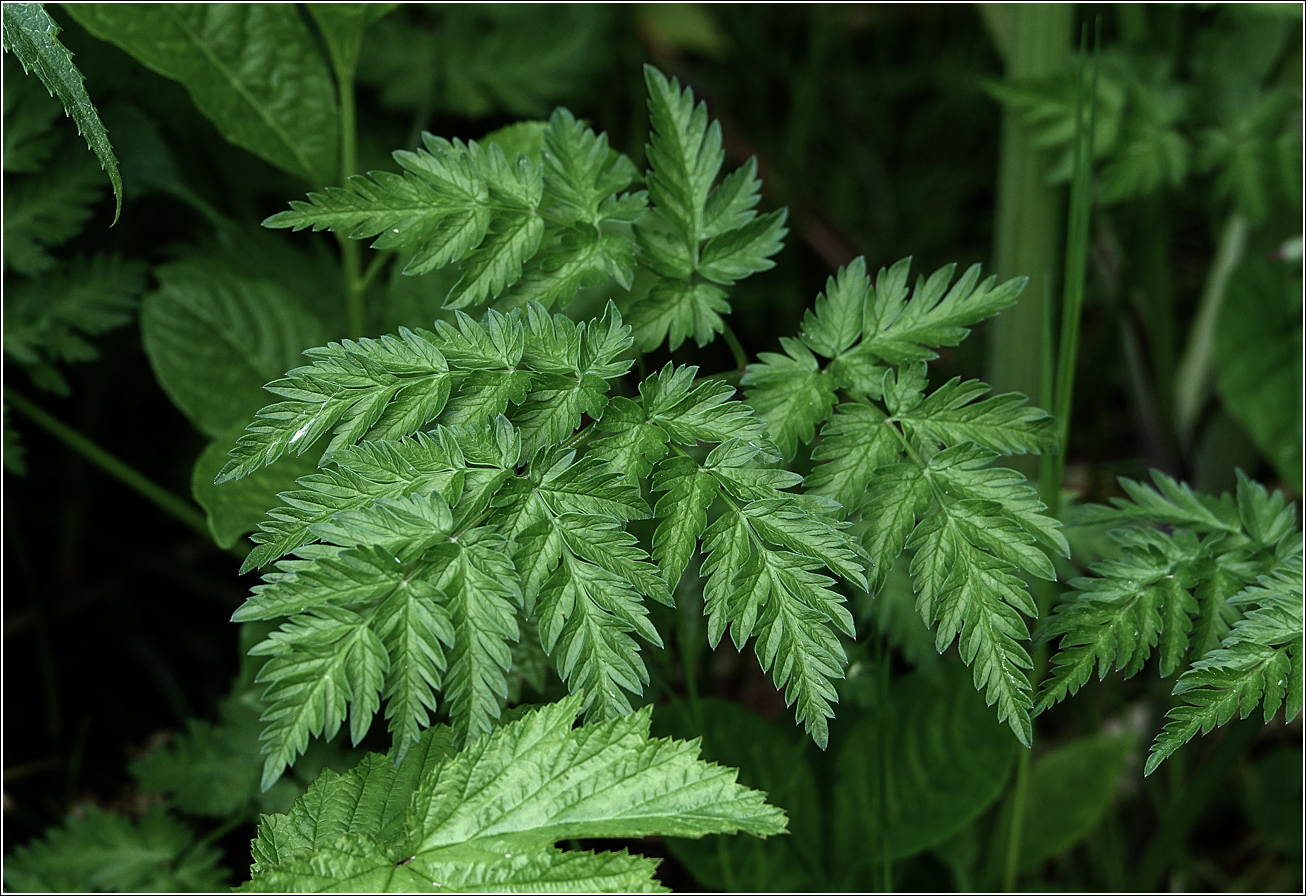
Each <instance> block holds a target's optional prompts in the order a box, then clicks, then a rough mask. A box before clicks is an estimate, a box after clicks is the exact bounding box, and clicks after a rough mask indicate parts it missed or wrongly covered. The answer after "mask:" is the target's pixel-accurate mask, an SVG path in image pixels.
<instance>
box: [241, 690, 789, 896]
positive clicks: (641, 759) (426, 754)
mask: <svg viewBox="0 0 1306 896" xmlns="http://www.w3.org/2000/svg"><path fill="white" fill-rule="evenodd" d="M580 705H581V700H580V698H579V697H570V698H567V699H565V700H563V701H561V702H559V703H556V704H552V705H549V706H546V707H544V708H542V709H540V710H536V711H533V712H528V713H527V714H525V715H524V716H522V717H521V718H519V719H517V720H515V721H513V722H511V723H509V724H508V725H505V726H503V727H501V728H497V729H495V730H494V731H492V732H491V733H490V734H489V735H488V736H486V737H482V738H480V739H478V740H477V741H475V742H474V743H472V744H470V745H469V746H468V747H467V748H466V749H465V750H464V751H463V752H461V753H458V754H456V755H454V756H452V757H442V756H437V755H434V754H435V751H434V750H428V749H425V744H426V740H425V738H424V739H423V741H422V744H423V749H422V750H421V751H418V750H414V751H413V752H412V753H410V754H409V756H408V757H407V758H406V759H404V760H403V761H402V762H401V763H399V765H398V767H397V768H394V767H393V765H392V763H391V762H390V761H389V760H388V758H387V757H380V756H374V757H371V758H370V759H369V760H367V761H365V762H364V763H363V765H362V766H360V768H359V769H357V770H355V771H353V772H350V773H349V774H348V775H346V776H344V777H342V778H337V777H335V776H330V777H326V776H324V778H323V780H321V781H319V782H318V783H317V784H315V785H314V788H313V790H311V791H310V793H309V794H308V795H306V796H305V797H304V798H303V799H302V800H301V801H300V803H299V804H297V805H296V806H295V808H294V809H292V811H291V814H290V816H288V817H287V816H276V817H269V818H266V819H265V821H264V823H263V825H262V826H261V827H260V832H259V839H258V840H256V841H255V843H254V854H255V856H256V857H261V858H260V860H259V862H258V864H256V865H255V868H254V879H253V880H252V881H251V882H250V884H247V885H246V886H247V888H248V889H251V890H275V889H282V888H284V887H285V886H286V885H287V884H288V883H289V882H291V881H294V882H295V883H296V884H297V885H298V886H300V887H302V888H306V889H314V890H325V889H331V888H335V887H339V886H341V885H342V884H346V883H347V884H349V885H351V886H359V885H363V886H365V887H366V888H367V889H371V890H373V891H388V890H392V889H398V890H403V889H414V888H416V887H417V886H421V888H422V889H428V888H429V887H430V886H431V884H434V883H439V884H440V886H441V888H443V889H450V890H458V889H487V888H489V889H517V890H520V889H536V888H541V887H545V888H557V889H567V890H571V891H584V890H620V891H626V892H633V891H646V890H652V889H655V888H654V886H653V882H652V880H651V875H652V872H653V870H654V864H653V863H652V862H650V861H648V860H645V859H635V858H632V857H629V856H627V855H626V854H625V853H624V852H623V853H615V854H613V853H604V854H594V853H589V852H585V851H574V852H566V853H564V852H561V851H559V850H557V849H555V848H554V847H553V845H552V844H553V843H554V842H556V841H558V840H563V839H570V838H578V837H591V836H597V835H612V836H618V837H640V836H645V835H649V834H662V835H674V836H690V837H701V836H703V835H704V834H707V833H718V832H720V833H725V832H734V831H739V830H745V831H748V832H750V833H754V834H757V835H759V836H766V835H769V834H775V833H780V832H781V831H783V830H784V816H783V813H781V812H780V811H779V810H776V809H775V808H773V807H771V806H768V805H767V804H766V803H765V802H764V799H763V796H762V794H760V793H758V792H756V791H751V790H748V789H747V788H744V787H741V786H739V785H738V784H736V783H734V778H735V772H734V771H732V770H729V769H723V768H719V767H717V766H714V765H709V764H708V763H705V762H701V761H699V760H698V759H696V754H697V749H698V748H697V743H696V742H690V743H685V742H681V741H671V740H652V739H650V738H649V736H648V730H649V711H648V709H647V708H645V709H642V710H640V711H638V712H636V713H634V714H632V715H630V716H627V717H625V718H621V719H614V720H612V721H607V722H600V723H595V724H590V725H586V726H584V727H583V728H577V729H573V728H572V723H573V721H574V719H575V717H576V713H577V712H578V711H579V709H580ZM428 737H429V735H428ZM472 782H483V783H481V784H479V785H473V783H472ZM368 792H370V793H374V794H376V795H377V796H378V797H383V799H384V802H383V803H381V802H379V801H378V800H376V799H373V800H367V799H364V798H361V797H360V796H358V794H360V793H362V794H365V793H368ZM402 806H407V807H408V808H407V812H406V813H405V812H403V811H402V809H400V808H399V807H402ZM314 807H321V808H320V809H316V808H314ZM337 807H343V811H342V809H341V808H337ZM353 807H357V808H353ZM401 815H402V818H403V821H402V828H399V827H398V826H397V825H396V824H395V820H396V819H397V818H398V817H400V816H401Z"/></svg>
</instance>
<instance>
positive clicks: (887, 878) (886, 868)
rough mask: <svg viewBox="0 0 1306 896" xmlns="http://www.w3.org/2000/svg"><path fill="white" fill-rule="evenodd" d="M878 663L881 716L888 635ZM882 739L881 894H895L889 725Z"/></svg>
mask: <svg viewBox="0 0 1306 896" xmlns="http://www.w3.org/2000/svg"><path fill="white" fill-rule="evenodd" d="M875 660H876V666H877V667H878V668H877V669H876V670H875V675H876V682H875V685H876V689H877V690H878V692H879V693H878V694H877V695H876V700H877V702H878V704H879V705H878V711H879V713H880V714H881V715H883V713H884V712H885V709H886V707H888V705H889V657H888V651H887V650H885V643H884V635H883V634H879V633H877V637H876V639H875ZM875 736H876V737H877V738H878V739H879V741H880V744H879V753H880V781H879V785H880V842H879V844H878V845H879V847H880V892H881V893H892V892H893V860H892V859H890V858H889V829H888V828H887V827H886V826H885V824H884V818H885V815H886V814H887V812H888V809H889V776H890V775H892V774H893V769H891V768H889V744H888V740H889V737H888V726H887V725H880V726H879V727H878V728H877V729H876V732H875Z"/></svg>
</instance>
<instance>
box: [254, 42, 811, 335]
mask: <svg viewBox="0 0 1306 896" xmlns="http://www.w3.org/2000/svg"><path fill="white" fill-rule="evenodd" d="M645 80H646V82H647V86H648V90H649V113H650V117H651V121H652V126H653V136H652V143H651V145H650V146H649V149H648V157H649V163H650V173H649V175H648V192H647V193H646V192H645V191H642V190H640V191H636V192H628V188H629V187H631V186H632V185H633V184H634V183H635V182H636V181H637V180H638V179H639V174H638V172H637V171H636V169H635V166H634V165H633V164H632V163H631V161H630V159H628V158H627V157H626V156H624V155H621V154H619V153H616V152H614V151H613V150H611V149H610V148H609V147H608V141H607V137H606V135H603V134H598V135H596V134H595V133H594V132H593V131H592V130H590V129H589V128H587V127H585V125H584V124H582V123H581V122H579V121H577V120H576V118H575V117H574V116H573V115H572V114H571V113H570V112H569V111H567V110H566V109H558V110H556V111H555V112H554V113H553V115H552V116H551V117H550V118H549V121H548V124H547V125H546V126H545V128H544V133H543V144H542V147H541V149H540V161H539V163H533V162H532V161H531V160H529V159H527V158H526V157H525V156H524V155H520V154H518V155H517V157H516V159H515V160H512V159H509V158H508V156H507V155H506V154H505V153H504V151H503V150H502V148H500V147H499V145H498V144H497V143H494V142H490V143H487V144H486V145H485V146H482V145H481V144H478V143H476V142H475V141H472V142H469V143H463V142H462V141H458V140H455V141H452V142H450V141H447V140H443V139H441V138H438V137H433V136H431V135H430V134H426V135H423V138H422V141H423V148H422V149H419V150H418V151H416V152H407V151H398V152H396V153H395V154H394V157H395V161H396V162H398V163H399V165H400V167H401V168H402V169H403V172H404V173H403V174H395V173H393V172H385V171H376V172H372V173H371V174H369V175H366V176H363V175H355V176H353V177H351V178H350V179H349V187H348V188H342V187H328V188H326V190H325V191H324V192H322V193H311V194H309V197H308V200H307V201H299V200H296V201H294V202H292V203H291V208H290V209H289V210H288V211H283V212H278V213H277V214H275V215H273V216H271V217H270V218H268V219H267V221H265V222H264V223H265V224H266V225H267V226H268V227H287V228H292V229H294V230H301V229H303V228H312V229H313V230H331V231H334V232H337V233H342V234H344V235H346V236H348V237H350V238H353V239H370V238H373V237H375V238H376V239H375V240H373V242H372V248H374V249H379V250H384V249H404V250H409V251H411V252H412V256H411V259H410V260H409V262H408V264H407V266H406V267H405V269H404V273H406V274H410V275H419V274H424V273H427V272H430V271H433V270H437V269H441V268H444V267H447V266H449V265H454V264H457V265H459V266H460V271H461V276H460V277H459V278H458V280H457V282H455V283H454V285H453V286H452V287H451V288H450V290H449V293H448V295H447V297H446V299H445V307H446V308H467V307H469V306H481V305H485V304H487V303H489V302H492V301H494V300H500V301H501V303H506V304H507V305H508V306H520V305H523V304H525V303H528V302H537V303H539V304H541V305H542V306H544V307H545V308H549V307H553V306H559V307H565V306H566V305H567V304H568V303H569V302H570V301H571V300H572V299H573V298H574V297H575V296H576V294H577V292H578V291H579V290H581V289H582V288H585V287H590V286H596V285H599V284H602V283H607V282H609V281H611V282H615V283H616V284H618V285H619V286H621V287H622V288H623V289H625V290H630V289H631V288H632V286H633V284H634V271H635V266H636V264H638V265H639V266H640V267H642V268H644V269H646V270H648V271H649V272H651V273H652V274H653V275H654V283H653V285H652V286H651V287H650V288H649V289H648V290H647V292H646V293H645V294H643V295H639V296H636V297H635V299H634V301H633V303H632V305H631V308H630V312H629V314H628V315H627V316H628V318H629V322H630V324H631V326H632V328H633V331H634V339H635V341H636V343H638V346H639V347H640V348H641V349H644V350H649V349H652V348H655V347H656V346H658V345H660V344H661V343H662V342H663V340H665V339H668V338H669V339H670V347H671V348H673V349H674V348H677V347H678V346H679V345H680V344H681V343H682V342H684V340H685V339H686V337H688V336H690V335H692V336H693V337H694V339H695V340H696V341H697V342H698V344H699V345H704V344H706V343H707V342H709V341H710V340H711V339H713V338H714V337H715V335H716V334H717V333H719V332H721V330H722V328H723V327H724V321H723V320H722V318H721V314H723V313H727V312H729V310H730V305H729V302H727V300H726V293H725V290H724V289H723V287H726V286H730V285H732V284H734V283H735V282H737V281H738V280H741V279H743V278H745V277H747V276H748V275H749V274H752V273H756V272H758V271H764V270H767V269H769V268H770V267H772V265H773V263H772V262H771V260H770V257H771V256H772V255H774V254H775V253H776V252H777V251H779V249H780V243H781V240H782V239H783V238H784V235H785V233H786V231H785V228H784V218H785V211H784V210H783V209H782V210H779V211H776V212H771V213H769V214H765V215H761V216H759V215H758V214H757V212H756V211H755V206H756V205H757V204H758V202H759V200H760V198H761V194H760V190H761V182H760V181H759V180H758V179H757V177H756V170H757V166H756V162H754V161H750V162H749V163H748V164H747V165H745V166H744V167H743V168H741V169H739V170H738V171H735V172H733V173H731V174H729V175H727V176H726V177H725V178H724V179H723V180H722V181H721V183H720V184H719V185H717V186H715V187H714V186H713V184H714V182H715V181H716V178H717V175H718V173H719V172H720V170H721V164H722V160H723V159H724V153H723V151H722V149H721V129H720V126H719V125H717V124H716V123H712V124H710V125H709V124H708V119H707V108H706V106H705V105H704V104H703V103H698V104H697V105H695V103H694V96H693V92H692V91H690V90H689V89H688V88H686V89H684V90H682V89H681V87H680V84H679V82H678V81H676V80H674V79H672V80H671V81H668V80H667V79H666V78H665V77H663V76H662V74H661V73H659V72H658V71H656V70H655V69H653V68H652V67H648V68H646V70H645ZM650 201H651V202H652V208H651V212H652V214H647V213H646V212H648V211H649V210H650V209H649V202H650ZM632 225H633V227H632Z"/></svg>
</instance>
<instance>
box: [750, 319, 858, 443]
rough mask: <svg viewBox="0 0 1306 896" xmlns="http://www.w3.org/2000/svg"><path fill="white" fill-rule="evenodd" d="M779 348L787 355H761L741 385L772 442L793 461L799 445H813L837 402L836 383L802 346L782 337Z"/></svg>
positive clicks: (769, 353)
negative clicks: (813, 440) (811, 443)
mask: <svg viewBox="0 0 1306 896" xmlns="http://www.w3.org/2000/svg"><path fill="white" fill-rule="evenodd" d="M780 344H781V345H782V346H783V347H784V350H785V354H783V355H781V354H777V353H775V352H762V353H760V354H759V355H758V358H759V359H760V361H759V363H757V364H750V365H748V370H747V371H746V372H745V373H744V377H743V379H742V381H741V382H742V384H743V386H744V388H745V395H746V396H747V398H748V403H749V404H750V405H752V407H753V408H754V409H755V410H756V411H757V416H759V417H761V418H762V419H763V420H764V421H766V425H767V430H768V431H769V433H770V436H771V439H772V440H773V441H774V442H775V443H776V445H777V446H779V448H780V452H781V453H782V454H783V455H784V456H785V457H786V458H790V457H793V456H794V453H795V452H796V451H797V450H798V443H799V442H803V443H807V442H810V441H811V440H812V439H813V437H815V435H816V427H817V426H818V425H819V424H820V423H821V421H823V420H824V419H825V418H826V417H827V416H829V414H830V409H831V408H833V407H834V405H835V402H836V400H837V399H836V397H835V388H836V386H837V383H836V382H835V379H834V377H832V376H831V375H830V374H829V373H828V372H826V371H823V370H821V365H820V362H819V361H817V359H816V356H815V355H813V354H812V352H811V351H809V350H808V348H807V346H806V345H804V344H803V343H802V342H800V341H799V340H797V339H790V338H788V337H781V339H780Z"/></svg>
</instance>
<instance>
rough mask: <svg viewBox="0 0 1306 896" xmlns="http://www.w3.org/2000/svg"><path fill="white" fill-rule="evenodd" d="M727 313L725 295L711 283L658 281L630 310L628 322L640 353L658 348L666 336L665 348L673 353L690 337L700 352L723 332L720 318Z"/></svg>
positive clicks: (727, 304) (723, 324) (728, 311)
mask: <svg viewBox="0 0 1306 896" xmlns="http://www.w3.org/2000/svg"><path fill="white" fill-rule="evenodd" d="M729 313H730V303H729V302H727V301H726V294H725V292H724V291H723V290H722V289H720V288H719V287H717V286H713V285H712V284H711V283H696V284H692V285H691V284H689V283H687V282H685V281H683V280H661V281H659V282H658V283H657V284H656V285H655V286H654V287H653V289H652V290H651V291H650V292H649V294H648V295H647V296H645V297H644V298H642V299H640V300H639V301H638V302H636V303H635V304H634V305H632V306H631V307H630V311H629V312H628V313H627V318H628V320H629V322H630V325H631V327H632V328H633V329H634V331H635V341H636V343H637V344H638V347H639V348H640V350H641V351H649V350H651V349H653V348H655V347H657V346H659V345H661V344H662V340H663V339H666V338H668V336H669V337H670V342H668V343H667V347H668V348H669V349H671V350H672V351H675V350H676V349H678V348H680V346H681V344H682V343H684V341H685V340H686V339H687V338H689V337H690V336H693V337H694V341H695V342H696V343H698V345H699V347H700V348H701V347H703V346H705V345H707V344H708V343H709V342H711V341H712V339H713V338H714V337H715V334H717V333H720V332H722V331H723V330H724V329H725V326H726V324H725V321H724V320H722V319H721V315H722V314H729Z"/></svg>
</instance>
